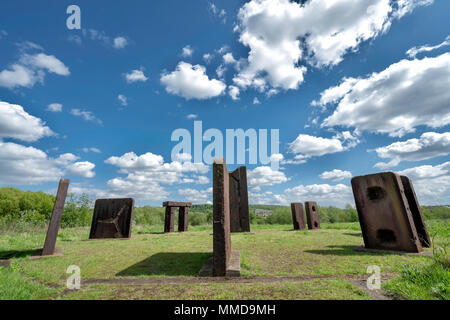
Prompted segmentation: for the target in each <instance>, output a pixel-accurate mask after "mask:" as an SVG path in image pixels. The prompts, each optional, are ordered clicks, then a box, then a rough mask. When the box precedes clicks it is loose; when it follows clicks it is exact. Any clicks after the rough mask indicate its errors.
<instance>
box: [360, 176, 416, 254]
mask: <svg viewBox="0 0 450 320" xmlns="http://www.w3.org/2000/svg"><path fill="white" fill-rule="evenodd" d="M352 188H353V195H354V197H355V204H356V209H357V211H358V217H359V222H360V225H361V230H362V234H363V238H364V244H365V247H366V248H368V249H383V250H393V251H406V252H421V251H422V245H421V243H420V240H419V237H418V235H417V231H416V227H415V225H414V220H413V217H412V213H411V210H410V207H409V205H408V200H407V198H406V195H405V190H404V188H403V183H402V180H401V177H400V176H399V175H398V174H395V173H393V172H382V173H377V174H370V175H365V176H359V177H354V178H353V179H352Z"/></svg>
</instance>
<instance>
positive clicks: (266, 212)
mask: <svg viewBox="0 0 450 320" xmlns="http://www.w3.org/2000/svg"><path fill="white" fill-rule="evenodd" d="M255 214H256V215H257V216H261V217H263V218H265V217H267V216H270V215H271V214H272V211H271V210H264V209H255Z"/></svg>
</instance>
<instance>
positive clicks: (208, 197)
mask: <svg viewBox="0 0 450 320" xmlns="http://www.w3.org/2000/svg"><path fill="white" fill-rule="evenodd" d="M178 194H179V195H180V196H182V197H183V198H184V199H185V200H186V201H189V202H192V203H197V204H204V203H209V204H212V188H208V189H203V190H197V189H192V188H186V189H179V190H178Z"/></svg>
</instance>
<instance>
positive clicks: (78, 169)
mask: <svg viewBox="0 0 450 320" xmlns="http://www.w3.org/2000/svg"><path fill="white" fill-rule="evenodd" d="M94 168H95V164H93V163H91V162H88V161H82V162H75V163H72V164H70V165H69V166H68V168H67V173H68V174H71V175H75V176H80V177H84V178H93V177H94V176H95V172H94V171H92V170H93V169H94Z"/></svg>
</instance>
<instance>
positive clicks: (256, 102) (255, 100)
mask: <svg viewBox="0 0 450 320" xmlns="http://www.w3.org/2000/svg"><path fill="white" fill-rule="evenodd" d="M253 104H261V102H259V100H258V98H257V97H254V98H253Z"/></svg>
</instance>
